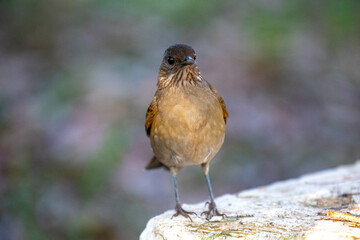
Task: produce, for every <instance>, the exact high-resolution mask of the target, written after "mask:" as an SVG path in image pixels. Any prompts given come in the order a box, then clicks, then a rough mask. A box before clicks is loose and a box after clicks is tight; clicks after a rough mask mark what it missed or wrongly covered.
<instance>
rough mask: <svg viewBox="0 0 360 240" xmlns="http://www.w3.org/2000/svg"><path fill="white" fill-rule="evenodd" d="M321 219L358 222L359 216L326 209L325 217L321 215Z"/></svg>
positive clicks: (359, 221)
mask: <svg viewBox="0 0 360 240" xmlns="http://www.w3.org/2000/svg"><path fill="white" fill-rule="evenodd" d="M321 219H326V220H333V221H347V222H352V223H356V224H360V217H359V216H357V215H353V214H350V213H342V212H336V211H327V213H326V217H322V218H321Z"/></svg>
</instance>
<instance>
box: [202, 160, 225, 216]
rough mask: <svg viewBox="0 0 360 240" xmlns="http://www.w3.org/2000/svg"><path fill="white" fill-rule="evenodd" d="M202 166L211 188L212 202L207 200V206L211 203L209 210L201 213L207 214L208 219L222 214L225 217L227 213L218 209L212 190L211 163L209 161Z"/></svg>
mask: <svg viewBox="0 0 360 240" xmlns="http://www.w3.org/2000/svg"><path fill="white" fill-rule="evenodd" d="M202 167H203V171H204V174H205V178H206V182H207V185H208V188H209V194H210V202H206V204H205V206H206V205H209V210H208V211H204V212H202V213H201V215H203V214H205V215H206V220H210V219H211V218H212V217H213V216H222V217H223V218H224V217H226V215H225V214H223V213H220V212H219V211H218V210H217V207H216V203H215V200H214V194H213V191H212V187H211V182H210V178H209V174H208V172H209V165H208V163H207V164H206V165H203V166H202Z"/></svg>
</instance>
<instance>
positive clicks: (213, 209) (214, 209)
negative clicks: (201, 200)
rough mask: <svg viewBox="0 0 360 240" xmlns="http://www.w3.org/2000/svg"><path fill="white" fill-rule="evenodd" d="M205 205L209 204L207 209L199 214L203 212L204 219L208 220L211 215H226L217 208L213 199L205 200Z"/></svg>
mask: <svg viewBox="0 0 360 240" xmlns="http://www.w3.org/2000/svg"><path fill="white" fill-rule="evenodd" d="M206 205H209V210H208V211H204V212H202V213H201V215H203V214H204V215H206V220H208V221H209V220H210V219H211V218H212V217H213V216H222V217H223V218H225V217H226V214H223V213H221V212H219V211H218V210H217V207H216V204H215V202H213V201H210V202H206V203H205V206H206Z"/></svg>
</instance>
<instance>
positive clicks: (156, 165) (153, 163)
mask: <svg viewBox="0 0 360 240" xmlns="http://www.w3.org/2000/svg"><path fill="white" fill-rule="evenodd" d="M161 167H164V168H166V169H169V168H168V167H166V166H165V165H164V164H162V163H161V162H160V161H159V160H158V159H157V158H156V157H155V156H153V157H152V158H151V160H150V162H149V163H148V164H147V165H146V167H145V169H146V170H149V169H153V168H161Z"/></svg>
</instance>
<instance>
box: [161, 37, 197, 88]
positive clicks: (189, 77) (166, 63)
mask: <svg viewBox="0 0 360 240" xmlns="http://www.w3.org/2000/svg"><path fill="white" fill-rule="evenodd" d="M200 80H201V75H200V72H199V69H198V67H197V64H196V54H195V51H194V49H193V48H192V47H190V46H189V45H186V44H174V45H172V46H170V47H169V48H168V49H166V51H165V53H164V57H163V60H162V62H161V65H160V70H159V77H158V85H159V86H161V87H165V86H167V85H169V84H171V83H173V84H176V83H179V82H182V81H183V82H186V81H188V82H190V83H192V82H194V81H200Z"/></svg>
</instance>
